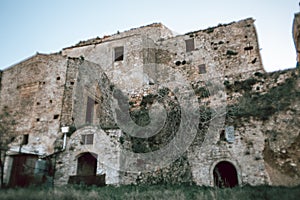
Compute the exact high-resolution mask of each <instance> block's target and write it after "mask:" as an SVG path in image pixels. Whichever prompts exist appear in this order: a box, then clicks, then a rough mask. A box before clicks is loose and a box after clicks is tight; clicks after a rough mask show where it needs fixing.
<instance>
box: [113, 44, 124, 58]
mask: <svg viewBox="0 0 300 200" xmlns="http://www.w3.org/2000/svg"><path fill="white" fill-rule="evenodd" d="M123 59H124V47H116V48H115V61H122V60H123Z"/></svg>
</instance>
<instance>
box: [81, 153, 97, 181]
mask: <svg viewBox="0 0 300 200" xmlns="http://www.w3.org/2000/svg"><path fill="white" fill-rule="evenodd" d="M96 169H97V155H96V154H91V153H84V154H83V155H81V156H80V157H79V158H78V163H77V175H79V176H94V175H96Z"/></svg>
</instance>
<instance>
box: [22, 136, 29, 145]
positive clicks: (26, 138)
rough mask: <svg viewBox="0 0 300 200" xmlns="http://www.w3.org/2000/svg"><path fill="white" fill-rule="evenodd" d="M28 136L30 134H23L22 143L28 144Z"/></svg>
mask: <svg viewBox="0 0 300 200" xmlns="http://www.w3.org/2000/svg"><path fill="white" fill-rule="evenodd" d="M28 138H29V135H28V134H25V135H23V141H22V145H26V144H28Z"/></svg>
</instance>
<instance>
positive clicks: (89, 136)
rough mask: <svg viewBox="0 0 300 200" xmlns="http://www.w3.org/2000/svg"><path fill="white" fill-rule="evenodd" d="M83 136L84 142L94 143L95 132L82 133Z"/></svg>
mask: <svg viewBox="0 0 300 200" xmlns="http://www.w3.org/2000/svg"><path fill="white" fill-rule="evenodd" d="M81 137H82V144H93V141H94V134H86V135H81Z"/></svg>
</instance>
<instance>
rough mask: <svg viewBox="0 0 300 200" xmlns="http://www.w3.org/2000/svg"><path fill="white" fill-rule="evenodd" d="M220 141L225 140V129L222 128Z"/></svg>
mask: <svg viewBox="0 0 300 200" xmlns="http://www.w3.org/2000/svg"><path fill="white" fill-rule="evenodd" d="M220 141H226V137H225V130H222V131H221V133H220Z"/></svg>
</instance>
